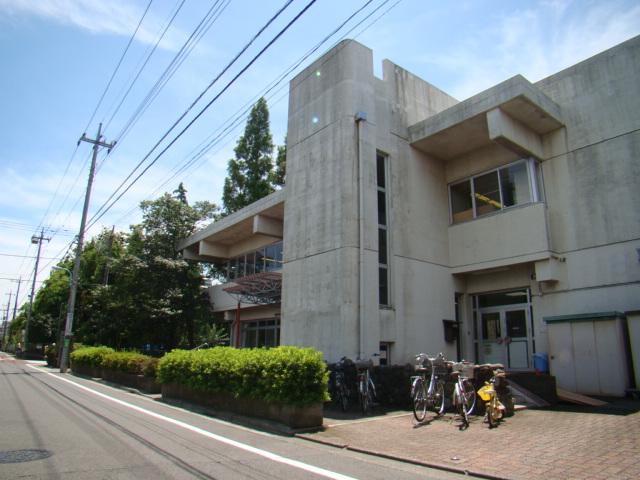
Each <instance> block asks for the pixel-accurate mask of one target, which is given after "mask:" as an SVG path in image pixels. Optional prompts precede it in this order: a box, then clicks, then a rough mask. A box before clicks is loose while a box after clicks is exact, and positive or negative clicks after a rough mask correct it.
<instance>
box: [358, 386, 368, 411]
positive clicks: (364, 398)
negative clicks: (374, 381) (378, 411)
mask: <svg viewBox="0 0 640 480" xmlns="http://www.w3.org/2000/svg"><path fill="white" fill-rule="evenodd" d="M360 406H361V407H362V414H363V415H366V414H367V412H368V411H369V389H368V388H365V391H364V392H362V393H360Z"/></svg>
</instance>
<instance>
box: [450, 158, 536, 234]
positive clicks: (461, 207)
mask: <svg viewBox="0 0 640 480" xmlns="http://www.w3.org/2000/svg"><path fill="white" fill-rule="evenodd" d="M537 175H538V173H537V164H536V162H535V161H534V160H533V159H531V158H530V159H526V160H518V161H517V162H514V163H512V164H510V165H507V166H505V167H501V168H498V169H496V170H492V171H490V172H486V173H482V174H480V175H476V176H474V177H471V178H468V179H466V180H463V181H461V182H457V183H454V184H451V185H450V186H449V202H450V208H451V223H458V222H462V221H465V220H471V219H472V218H477V217H481V216H483V215H487V214H490V213H493V212H497V211H499V210H502V209H504V208H508V207H513V206H515V205H522V204H526V203H531V202H537V201H538V193H537V188H536V186H537Z"/></svg>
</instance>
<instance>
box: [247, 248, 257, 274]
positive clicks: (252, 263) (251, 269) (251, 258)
mask: <svg viewBox="0 0 640 480" xmlns="http://www.w3.org/2000/svg"><path fill="white" fill-rule="evenodd" d="M255 269H256V255H255V253H247V263H246V270H245V273H246V274H247V275H253V274H254V273H255Z"/></svg>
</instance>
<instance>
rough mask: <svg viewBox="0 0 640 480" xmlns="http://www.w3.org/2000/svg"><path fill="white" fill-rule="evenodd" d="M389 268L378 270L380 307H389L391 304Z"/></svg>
mask: <svg viewBox="0 0 640 480" xmlns="http://www.w3.org/2000/svg"><path fill="white" fill-rule="evenodd" d="M387 276H388V275H387V268H386V267H380V268H378V277H379V282H380V283H379V289H378V294H379V298H378V302H379V304H380V305H388V304H389V289H388V286H387Z"/></svg>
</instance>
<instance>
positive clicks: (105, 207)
mask: <svg viewBox="0 0 640 480" xmlns="http://www.w3.org/2000/svg"><path fill="white" fill-rule="evenodd" d="M292 1H293V0H289V1H288V2H287V3H286V4H285V5H284V6H283V7H282V8H281V9H280V10H279V11H278V12H276V14H275V15H274V16H273V17H271V19H269V21H268V22H267V23H266V24H265V25H264V26H263V27H262V28H261V29H260V31H259V32H258V33H257V34H256V35H255V36H254V37H253V38H252V39H251V40H250V41H249V43H248V44H247V45H245V47H244V48H243V49H242V50H241V51H240V52H239V53H238V54H237V55H236V56H235V57H234V58H233V59H232V60H231V62H229V63H228V64H227V66H226V67H225V68H224V69H223V70H222V71H221V72H220V73H219V74H218V75H217V76H216V77H215V78H214V79H213V80H212V81H211V83H210V84H209V85H208V86H207V88H205V90H204V91H203V92H201V93H200V95H198V97H197V98H196V99H195V100H194V101H193V103H192V104H191V105H190V106H189V108H188V109H187V110H186V111H185V112H184V113H183V114H182V115H181V116H180V117H179V118H178V119H177V120H176V121H175V122H174V123H173V125H172V126H171V127H170V128H169V129H168V130H167V131H166V132H165V133H164V135H163V136H162V137H161V138H160V140H158V142H157V143H156V144H155V145H154V146H153V148H152V149H151V150H150V151H149V152H148V153H147V154H146V155H145V156H144V157H143V159H142V160H141V161H140V162H139V163H138V164H137V165H136V167H135V168H134V169H133V170H132V171H131V173H130V174H129V175H128V176H127V178H125V179H124V181H123V182H122V183H121V184H120V185H119V186H118V188H116V190H115V191H114V192H113V193H112V194H111V195H110V196H109V198H108V199H107V200H106V201H105V202H104V203H103V204H102V206H101V207H100V208H99V209H98V210H97V211H96V213H95V214H94V216H93V217H92V219H91V221H90V224H89V227H91V226H93V225H94V224H95V223H96V222H97V221H98V220H99V219H100V218H102V216H103V215H104V214H105V213H106V212H107V211H108V210H110V209H111V208H112V207H113V205H115V203H116V202H117V201H118V200H120V198H122V196H123V195H124V194H125V193H127V191H129V189H130V188H131V187H132V186H133V185H134V184H135V183H136V182H137V181H138V180H139V179H140V178H141V177H142V175H144V174H145V173H146V172H147V171H148V170H149V168H151V166H153V165H154V164H155V163H156V162H157V161H158V159H159V158H160V157H161V156H162V155H164V153H165V152H166V151H167V150H168V149H169V148H170V147H171V146H172V145H173V144H174V143H175V142H176V141H177V140H178V139H179V138H180V137H181V136H182V135H183V134H184V133H185V132H186V131H187V130H188V129H189V128H190V127H191V126H192V125H193V124H194V123H195V122H196V120H198V118H200V116H202V114H203V113H204V112H205V111H206V110H208V109H209V107H210V106H211V105H212V104H213V103H214V102H215V101H216V100H217V99H218V98H220V96H221V95H222V94H223V93H224V92H225V91H226V90H227V89H228V88H229V87H230V86H231V85H232V84H233V83H235V81H236V80H237V79H238V78H239V77H240V76H241V75H243V74H244V72H246V71H247V69H249V67H251V65H253V63H254V62H255V61H256V60H257V59H258V58H260V57H261V56H262V55H263V54H264V52H265V51H266V50H267V49H268V48H269V47H271V45H273V43H274V42H275V41H276V40H278V39H279V38H280V37H281V36H282V35H283V34H284V33H285V32H286V31H287V30H288V29H289V27H291V25H293V24H294V23H295V22H296V21H297V20H298V19H299V18H300V17H301V16H302V15H303V14H304V13H305V12H306V11H307V10H308V9H309V8H310V7H311V6H312V5H313V4H314V3H315V2H316V0H311V1H310V2H309V3H308V4H307V5H306V6H305V7H304V8H303V9H302V10H301V11H300V12H299V13H298V14H297V15H296V16H295V17H294V18H293V20H291V21H290V22H289V23H288V24H287V25H286V26H285V27H284V28H283V29H282V30H280V32H278V34H277V35H276V36H275V37H274V38H272V39H271V41H270V42H269V43H268V44H267V45H266V46H265V47H264V48H263V49H262V50H261V51H260V52H259V53H258V54H257V55H255V56H254V57H253V59H252V60H251V61H250V62H249V63H248V64H247V65H245V66H244V67H243V68H242V69H241V70H240V72H239V73H237V74H236V75H235V76H234V77H233V78H232V79H231V80H230V81H229V82H228V83H227V84H226V85H225V87H224V88H223V89H222V90H221V91H220V92H219V93H218V94H217V95H216V96H215V97H214V98H213V99H212V100H211V101H210V102H209V103H207V105H205V106H204V108H202V109H201V110H200V112H199V113H198V114H197V115H196V116H195V117H194V118H193V119H192V120H191V121H190V122H189V123H188V124H187V126H186V127H184V128H183V129H182V131H180V133H178V134H177V135H176V136H175V137H174V139H173V140H172V141H171V142H170V143H169V144H168V145H167V146H166V147H165V148H164V149H163V150H162V151H161V152H160V153H159V154H158V155H157V156H156V157H155V158H154V159H153V160H152V161H151V162H150V163H149V165H147V166H146V167H145V168H144V169H143V170H142V172H141V173H140V174H139V175H138V176H137V177H136V178H134V180H133V181H132V182H131V183H130V184H129V185H128V186H127V187H126V188H125V189H124V190H123V191H122V192H121V193H120V194H119V195H118V196H117V197H116V198H115V200H113V201H112V202H111V203H110V204H109V205H107V204H108V203H109V202H110V201H111V200H112V199H113V197H114V196H115V195H116V194H117V192H118V191H119V190H120V189H121V188H122V187H123V186H124V184H125V183H126V182H127V181H128V180H129V179H130V178H131V177H132V176H133V174H134V173H135V172H136V171H137V170H138V168H140V167H141V166H142V164H143V163H144V162H145V161H146V160H147V159H148V158H149V157H150V156H151V154H152V153H153V151H154V150H155V149H156V148H158V146H159V145H160V144H161V143H162V141H163V140H164V139H165V138H167V137H168V136H169V134H170V133H171V132H172V131H173V130H174V129H175V128H176V126H177V125H178V123H180V121H182V119H184V117H185V116H186V115H187V114H188V113H189V111H190V110H191V109H192V108H193V107H194V106H195V105H196V103H197V102H198V101H199V100H200V99H201V98H202V97H203V96H204V95H205V93H206V92H207V91H208V90H209V89H210V88H211V87H212V86H213V85H214V84H215V83H216V82H217V81H218V79H219V78H220V77H221V76H222V75H223V74H224V73H225V72H226V71H227V70H228V69H229V68H230V67H231V66H232V65H233V64H234V63H235V62H236V61H237V59H238V58H239V57H240V56H241V55H242V53H244V51H246V49H247V48H249V46H250V45H251V44H252V43H253V42H254V41H255V40H256V38H258V36H259V35H260V34H261V33H262V32H263V31H264V30H265V29H266V28H267V27H268V26H269V25H270V24H271V23H272V22H273V21H274V20H275V19H276V18H277V17H278V16H279V15H280V14H281V13H282V12H283V11H284V9H285V8H286V7H288V6H289V5H290V4H291V2H292Z"/></svg>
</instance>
